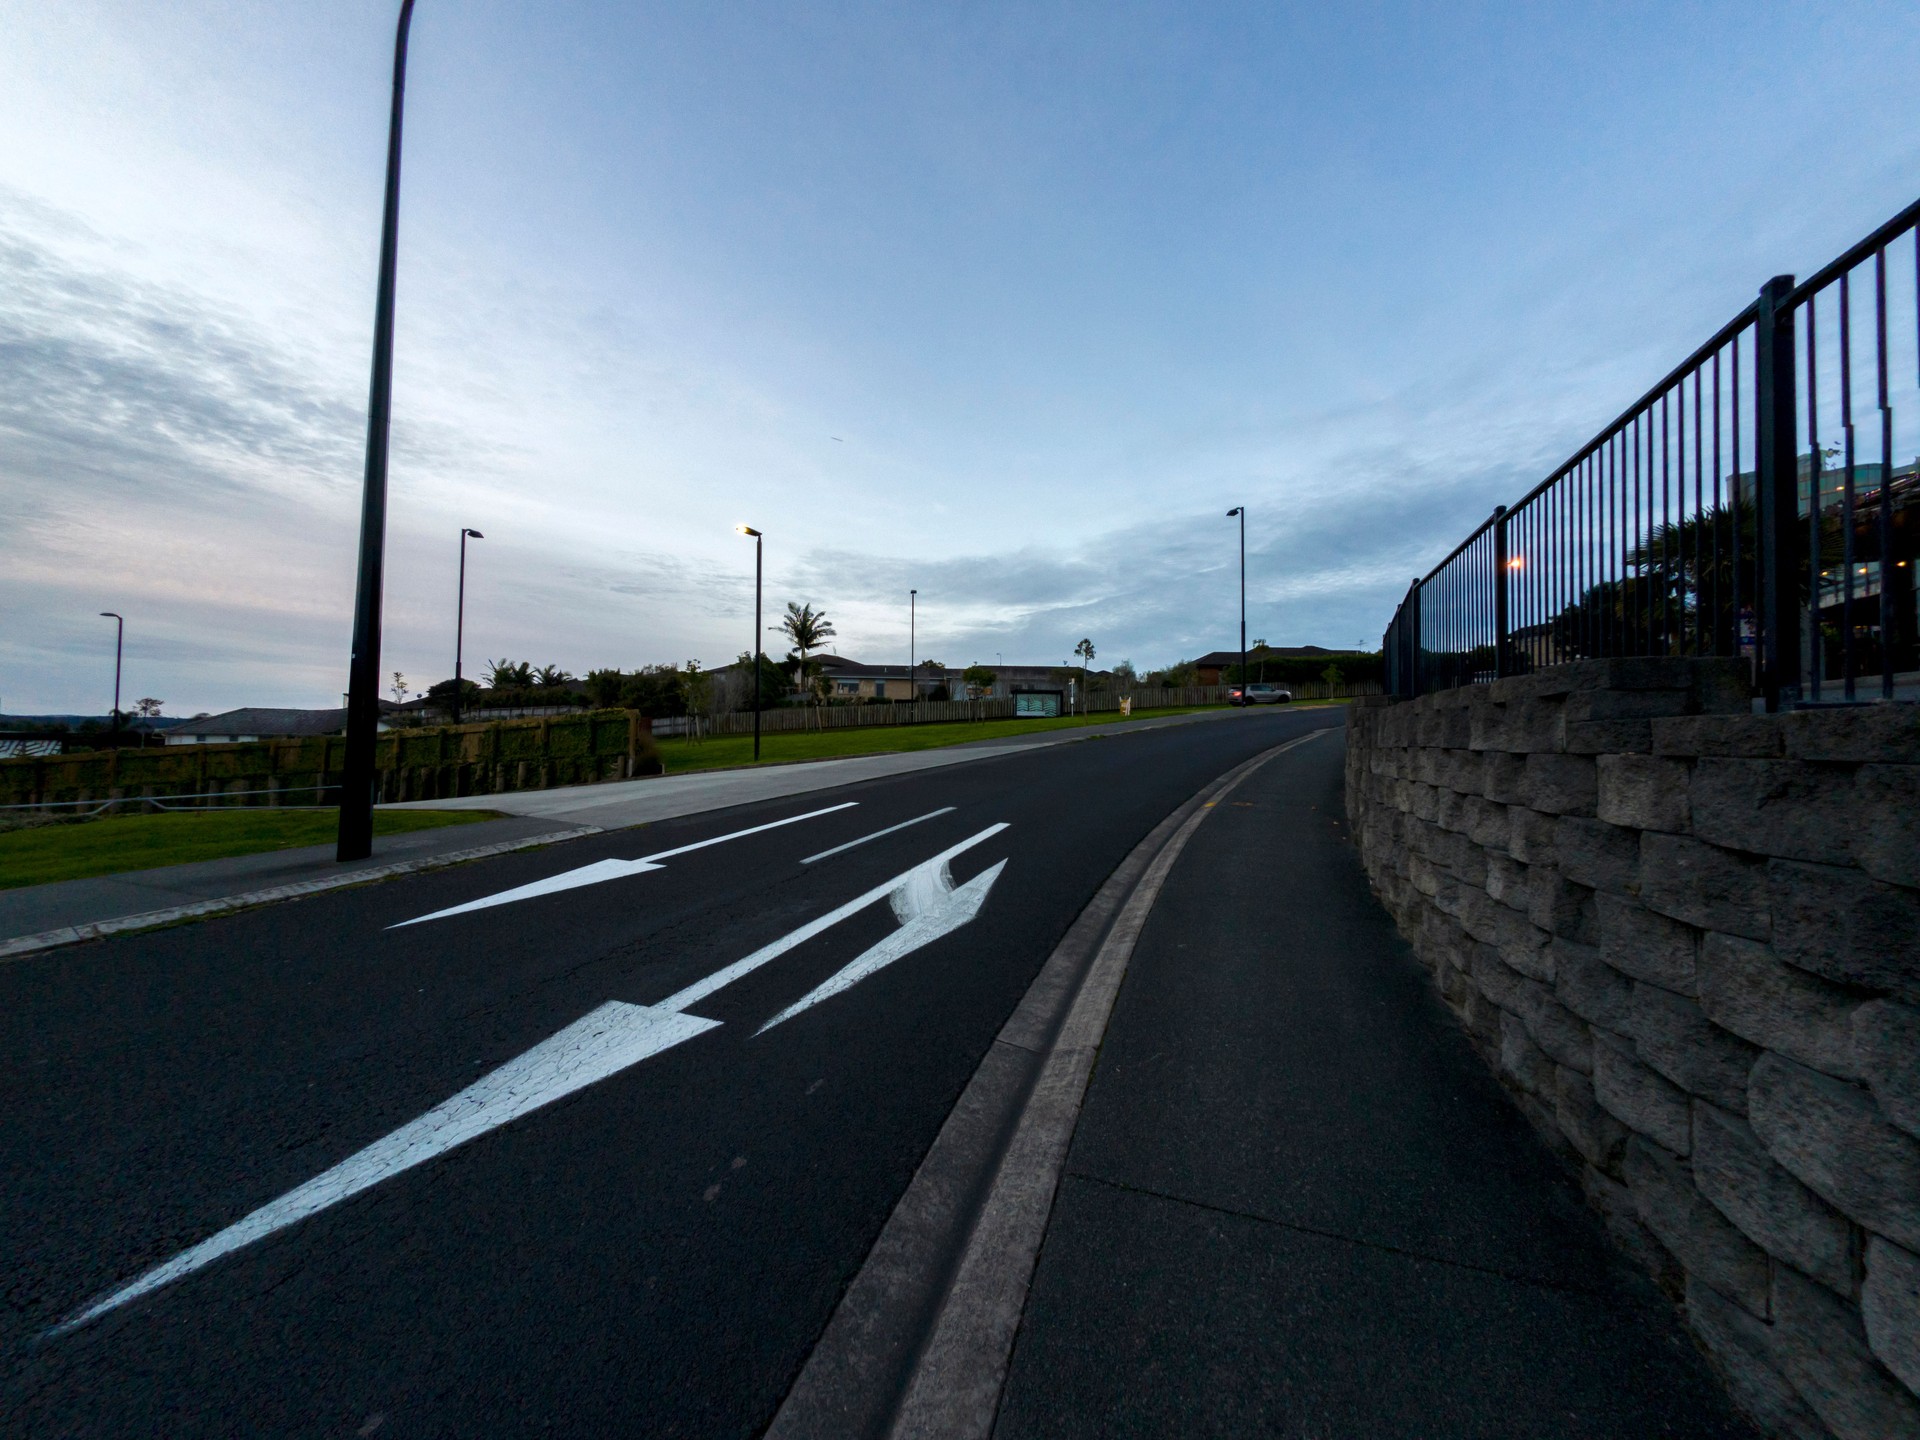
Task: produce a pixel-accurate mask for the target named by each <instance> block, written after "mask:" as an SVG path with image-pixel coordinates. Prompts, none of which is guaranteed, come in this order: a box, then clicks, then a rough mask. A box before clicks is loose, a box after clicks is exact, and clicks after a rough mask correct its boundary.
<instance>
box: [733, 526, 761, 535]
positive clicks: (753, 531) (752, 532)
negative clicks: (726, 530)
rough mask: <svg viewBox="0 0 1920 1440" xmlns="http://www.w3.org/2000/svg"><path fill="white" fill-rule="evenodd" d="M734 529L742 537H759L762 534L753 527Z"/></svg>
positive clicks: (735, 527) (737, 527)
mask: <svg viewBox="0 0 1920 1440" xmlns="http://www.w3.org/2000/svg"><path fill="white" fill-rule="evenodd" d="M733 528H734V530H735V531H736V532H737V533H738V534H741V535H755V536H757V535H759V533H760V532H759V531H758V530H756V529H754V528H753V527H752V526H751V525H736V526H734V527H733Z"/></svg>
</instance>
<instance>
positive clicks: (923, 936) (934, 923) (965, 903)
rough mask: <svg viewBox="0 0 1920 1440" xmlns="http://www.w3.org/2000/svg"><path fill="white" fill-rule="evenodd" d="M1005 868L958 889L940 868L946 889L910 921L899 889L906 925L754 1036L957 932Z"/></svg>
mask: <svg viewBox="0 0 1920 1440" xmlns="http://www.w3.org/2000/svg"><path fill="white" fill-rule="evenodd" d="M1006 868H1007V862H1006V861H1004V860H1002V861H1001V862H1000V863H999V864H998V865H995V866H994V867H993V868H992V869H991V870H982V871H981V872H980V873H979V874H978V875H976V876H974V877H973V879H971V880H969V881H967V883H966V884H964V885H962V886H961V887H960V888H959V889H957V890H955V889H952V885H953V877H952V876H950V875H947V874H946V869H947V867H946V866H945V865H942V866H941V867H940V873H941V874H942V875H943V876H945V878H946V881H947V886H948V891H947V893H945V894H943V895H942V896H941V898H940V900H939V901H938V902H936V903H935V904H934V905H933V906H932V907H931V908H929V909H926V910H923V911H921V912H920V913H918V914H915V915H913V916H911V917H909V916H908V915H905V914H903V913H902V901H903V900H905V899H906V897H907V896H908V895H909V894H910V893H912V889H911V887H902V888H901V889H900V890H898V891H896V892H895V893H894V897H893V909H894V913H895V914H896V915H899V916H900V918H901V919H902V920H904V921H905V922H906V923H905V924H903V925H902V926H901V927H900V928H899V929H898V930H896V931H894V932H893V934H891V935H889V936H887V938H886V939H884V940H882V941H881V942H880V943H879V944H878V945H875V946H874V947H873V948H872V949H870V950H868V951H867V952H866V953H865V954H863V955H861V956H860V957H859V958H858V959H856V960H853V961H852V962H850V963H849V964H848V965H847V966H846V967H845V968H844V969H842V970H841V971H840V972H839V973H838V974H836V975H833V976H832V977H830V978H828V979H826V980H823V981H821V982H820V983H819V984H818V985H816V986H814V988H813V989H811V990H809V991H808V992H807V993H806V994H805V995H803V996H801V997H800V998H799V999H798V1000H796V1001H794V1002H793V1004H791V1005H789V1006H787V1008H786V1009H784V1010H782V1011H781V1012H780V1013H779V1014H778V1015H776V1016H774V1017H773V1018H772V1019H771V1020H769V1021H767V1023H766V1024H764V1025H762V1026H761V1027H760V1028H759V1029H758V1030H756V1031H754V1034H756V1035H764V1034H766V1032H767V1031H769V1030H771V1029H772V1028H773V1027H774V1026H776V1025H778V1024H779V1023H780V1022H781V1021H782V1020H790V1019H792V1018H793V1017H794V1016H795V1015H798V1014H799V1013H800V1012H801V1011H802V1010H805V1009H807V1008H808V1007H809V1006H813V1005H818V1004H819V1003H820V1002H821V1001H822V1000H825V999H828V998H829V997H831V996H834V995H838V994H839V993H840V992H841V991H842V990H846V989H849V988H850V987H852V986H855V985H858V984H859V983H860V982H861V981H862V980H864V979H866V978H867V976H869V975H871V974H873V972H874V971H876V970H880V969H884V968H885V967H886V966H888V965H891V964H892V963H893V962H894V961H896V960H898V959H899V958H900V957H901V956H902V955H908V954H911V953H912V952H913V951H915V950H918V949H919V948H920V947H921V946H922V945H930V944H932V943H933V942H934V941H935V940H938V939H939V938H940V937H941V936H942V935H945V934H947V933H948V932H950V931H953V930H958V929H959V928H960V927H961V926H962V925H964V924H966V923H967V922H968V921H969V920H971V919H973V917H974V916H975V915H978V914H979V913H980V907H981V905H982V904H984V903H985V902H986V898H987V892H988V891H989V890H991V889H993V882H994V881H996V880H998V879H999V878H1000V872H1001V871H1002V870H1004V869H1006Z"/></svg>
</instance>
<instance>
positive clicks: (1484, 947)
mask: <svg viewBox="0 0 1920 1440" xmlns="http://www.w3.org/2000/svg"><path fill="white" fill-rule="evenodd" d="M1347 734H1348V750H1347V808H1348V813H1349V816H1350V818H1351V820H1352V824H1353V829H1354V834H1355V837H1356V839H1357V840H1358V842H1359V844H1360V848H1361V853H1362V856H1363V857H1364V860H1365V863H1366V867H1367V871H1368V874H1369V875H1370V876H1371V877H1372V880H1373V884H1374V887H1375V889H1376V891H1377V892H1378V893H1379V895H1380V897H1381V899H1382V900H1383V901H1384V902H1385V904H1386V905H1387V907H1388V909H1389V910H1390V911H1391V912H1392V914H1393V915H1394V918H1395V919H1396V921H1397V922H1398V924H1399V926H1400V928H1401V930H1402V932H1403V933H1404V934H1405V935H1406V936H1407V938H1408V939H1409V940H1410V941H1411V942H1412V944H1413V946H1414V949H1415V951H1416V953H1417V954H1418V955H1419V957H1420V958H1421V960H1422V961H1423V962H1424V963H1425V964H1426V965H1427V966H1428V967H1430V968H1431V969H1432V971H1433V974H1434V978H1435V981H1436V983H1437V984H1438V987H1439V989H1440V992H1441V993H1442V994H1443V995H1444V996H1445V997H1446V1000H1447V1002H1448V1004H1449V1005H1450V1006H1451V1007H1452V1008H1453V1009H1454V1010H1455V1011H1456V1012H1457V1013H1458V1014H1459V1016H1460V1018H1461V1020H1462V1021H1463V1022H1464V1024H1465V1026H1466V1029H1467V1031H1468V1033H1469V1034H1470V1035H1471V1036H1472V1038H1473V1041H1474V1043H1475V1044H1476V1045H1477V1046H1478V1047H1479V1049H1480V1051H1481V1053H1482V1054H1483V1055H1485V1057H1486V1059H1487V1062H1488V1063H1489V1064H1490V1065H1491V1066H1493V1067H1494V1069H1495V1070H1496V1071H1497V1072H1498V1074H1499V1076H1500V1078H1501V1080H1502V1081H1503V1082H1504V1083H1505V1084H1506V1085H1507V1086H1508V1087H1509V1089H1510V1090H1511V1092H1512V1094H1513V1095H1514V1098H1515V1099H1516V1101H1517V1102H1518V1103H1519V1104H1520V1106H1521V1108H1522V1109H1524V1110H1525V1111H1526V1113H1527V1114H1528V1116H1529V1117H1530V1118H1531V1119H1532V1121H1533V1122H1534V1124H1535V1126H1536V1127H1537V1128H1538V1129H1539V1130H1540V1131H1541V1133H1542V1134H1543V1135H1545V1136H1546V1137H1547V1138H1548V1140H1549V1142H1550V1143H1552V1144H1553V1145H1554V1146H1555V1147H1556V1148H1557V1149H1559V1150H1560V1151H1561V1153H1562V1154H1564V1155H1565V1156H1566V1158H1567V1159H1568V1160H1569V1161H1570V1162H1572V1163H1574V1164H1576V1165H1577V1166H1578V1167H1579V1170H1580V1174H1581V1177H1582V1179H1583V1181H1584V1184H1585V1188H1586V1192H1587V1194H1588V1196H1589V1197H1590V1199H1591V1200H1592V1201H1593V1203H1594V1204H1595V1205H1596V1206H1598V1207H1599V1209H1600V1210H1601V1211H1602V1212H1603V1213H1604V1214H1605V1216H1606V1218H1607V1223H1608V1227H1609V1229H1610V1230H1611V1231H1612V1233H1613V1235H1614V1236H1615V1238H1616V1239H1617V1240H1618V1241H1619V1242H1620V1243H1621V1244H1622V1245H1624V1246H1625V1247H1627V1248H1628V1249H1629V1250H1630V1251H1631V1252H1632V1253H1633V1254H1635V1255H1636V1256H1637V1257H1638V1258H1639V1259H1640V1260H1641V1261H1642V1262H1643V1263H1644V1264H1646V1265H1647V1266H1648V1267H1649V1268H1650V1269H1651V1270H1652V1271H1653V1273H1654V1274H1655V1276H1656V1277H1657V1278H1658V1280H1659V1281H1660V1282H1661V1284H1662V1285H1663V1287H1664V1288H1666V1289H1667V1290H1668V1292H1669V1293H1670V1294H1671V1295H1673V1296H1674V1298H1675V1299H1676V1300H1678V1301H1680V1302H1681V1303H1682V1304H1683V1305H1684V1307H1685V1311H1686V1315H1687V1319H1688V1321H1689V1323H1690V1324H1691V1326H1692V1328H1693V1331H1694V1334H1695V1335H1696V1336H1697V1337H1698V1338H1699V1340H1700V1341H1701V1343H1702V1344H1703V1346H1704V1347H1705V1348H1706V1349H1707V1351H1708V1352H1709V1353H1710V1354H1711V1355H1712V1356H1713V1357H1714V1358H1715V1360H1716V1361H1717V1362H1718V1364H1719V1365H1720V1367H1721V1369H1722V1371H1723V1373H1724V1374H1725V1376H1726V1378H1727V1382H1728V1386H1729V1388H1730V1390H1731V1391H1732V1393H1733V1395H1734V1397H1735V1399H1736V1400H1737V1401H1738V1402H1739V1403H1740V1404H1741V1405H1742V1407H1743V1408H1744V1409H1746V1410H1747V1412H1748V1413H1749V1414H1750V1415H1751V1416H1752V1417H1753V1418H1754V1419H1755V1420H1756V1421H1757V1422H1758V1423H1759V1425H1760V1427H1761V1429H1762V1430H1763V1431H1764V1432H1765V1433H1767V1434H1769V1435H1779V1436H1828V1435H1831V1436H1839V1437H1845V1440H1890V1437H1896V1436H1920V1398H1917V1397H1920V710H1916V709H1915V708H1914V707H1911V706H1898V707H1895V706H1872V707H1859V708H1848V709H1833V710H1802V711H1796V712H1792V713H1788V714H1781V715H1756V714H1753V713H1752V707H1751V702H1750V701H1749V699H1748V695H1747V690H1746V687H1745V684H1744V681H1743V679H1742V674H1741V670H1740V668H1739V667H1738V666H1736V665H1734V664H1731V663H1727V662H1718V661H1704V660H1620V661H1591V662H1583V663H1580V664H1576V665H1568V666H1562V667H1558V668H1556V669H1553V670H1550V671H1543V672H1540V673H1538V674H1535V675H1528V676H1521V677H1516V678H1513V679H1508V680H1501V681H1497V682H1495V683H1494V684H1492V685H1487V686H1476V687H1472V688H1470V689H1462V690H1456V691H1450V692H1447V693H1443V694H1438V695H1431V696H1423V697H1422V698H1420V699H1418V700H1415V701H1410V702H1398V703H1396V702H1391V701H1384V700H1376V701H1362V702H1359V703H1358V704H1356V705H1355V706H1354V707H1353V709H1352V710H1351V711H1350V712H1349V719H1348V732H1347Z"/></svg>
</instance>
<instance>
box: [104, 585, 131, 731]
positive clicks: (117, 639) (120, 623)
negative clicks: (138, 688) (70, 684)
mask: <svg viewBox="0 0 1920 1440" xmlns="http://www.w3.org/2000/svg"><path fill="white" fill-rule="evenodd" d="M100 617H101V618H102V619H103V620H111V621H113V733H114V734H116V735H118V734H119V733H120V647H121V642H122V641H124V640H125V639H126V638H127V622H126V620H125V619H123V618H122V617H121V615H120V613H119V612H118V611H116V610H102V611H101V612H100Z"/></svg>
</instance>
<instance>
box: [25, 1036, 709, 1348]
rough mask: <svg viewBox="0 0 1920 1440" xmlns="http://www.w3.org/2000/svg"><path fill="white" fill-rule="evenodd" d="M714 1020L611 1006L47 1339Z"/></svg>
mask: <svg viewBox="0 0 1920 1440" xmlns="http://www.w3.org/2000/svg"><path fill="white" fill-rule="evenodd" d="M719 1023H720V1022H719V1021H718V1020H703V1019H702V1018H701V1017H700V1016H698V1015H681V1014H678V1013H677V1012H675V1011H671V1010H664V1009H661V1008H660V1007H659V1006H655V1005H627V1004H624V1003H622V1002H620V1001H618V1000H610V1001H608V1002H607V1003H606V1004H605V1005H602V1006H601V1007H600V1008H599V1009H597V1010H595V1011H593V1012H592V1013H591V1014H588V1015H586V1016H584V1017H582V1018H581V1019H579V1020H576V1021H574V1022H573V1024H571V1025H569V1026H567V1028H566V1029H564V1030H561V1031H559V1032H558V1033H557V1034H554V1035H551V1036H549V1037H548V1038H547V1039H545V1040H542V1041H541V1042H540V1043H539V1044H538V1045H536V1046H534V1047H533V1048H532V1049H531V1050H528V1051H527V1052H526V1053H525V1054H523V1055H519V1056H516V1057H515V1058H514V1059H512V1060H509V1061H508V1062H507V1063H506V1064H505V1065H502V1066H501V1067H500V1068H499V1069H498V1070H495V1071H494V1072H493V1073H492V1074H490V1075H488V1076H486V1077H485V1078H484V1079H481V1080H477V1081H475V1082H474V1083H473V1084H471V1085H469V1086H468V1087H467V1088H466V1089H464V1090H462V1091H461V1092H460V1093H459V1094H458V1095H455V1096H454V1097H453V1098H452V1099H451V1100H447V1101H444V1102H442V1103H441V1104H439V1105H436V1106H434V1108H433V1109H431V1110H429V1111H427V1113H426V1114H424V1115H422V1116H420V1118H419V1119H417V1120H413V1121H410V1122H409V1123H407V1124H405V1125H402V1126H401V1127H400V1128H399V1129H398V1130H395V1131H394V1132H393V1133H392V1134H391V1135H388V1136H386V1137H385V1138H383V1139H380V1140H376V1141H374V1142H373V1144H371V1145H369V1146H367V1148H366V1149H364V1150H361V1151H359V1152H358V1153H357V1154H354V1155H350V1156H348V1157H347V1158H346V1159H345V1160H342V1161H341V1162H340V1163H339V1164H338V1165H336V1166H334V1167H333V1168H332V1169H331V1170H327V1171H324V1172H322V1173H321V1174H319V1175H316V1176H314V1177H313V1179H311V1180H309V1181H307V1183H306V1184H304V1185H301V1186H299V1187H297V1188H296V1189H293V1190H289V1191H288V1192H287V1193H286V1194H284V1195H282V1196H281V1197H280V1198H279V1199H278V1200H275V1201H273V1202H272V1203H270V1204H267V1205H263V1206H261V1207H260V1208H259V1209H258V1210H256V1211H254V1212H253V1213H252V1214H251V1215H249V1216H247V1217H246V1219H244V1220H241V1221H239V1222H238V1223H237V1224H233V1225H229V1226H228V1227H227V1228H226V1229H224V1230H222V1231H221V1232H220V1233H219V1234H217V1235H215V1236H213V1237H212V1238H211V1239H208V1240H203V1241H201V1242H200V1243H199V1244H198V1245H196V1246H194V1247H193V1248H192V1249H191V1250H186V1251H183V1252H182V1253H180V1254H179V1255H176V1256H174V1258H173V1259H171V1260H169V1261H167V1262H166V1263H165V1264H163V1265H156V1266H155V1267H154V1268H153V1269H151V1270H149V1271H148V1272H147V1273H146V1274H144V1275H142V1276H141V1277H140V1278H139V1279H138V1280H135V1281H134V1282H133V1283H132V1284H130V1285H127V1286H125V1287H123V1288H121V1289H119V1290H116V1291H114V1292H113V1293H112V1294H111V1295H108V1296H107V1297H106V1298H105V1299H103V1300H99V1301H96V1302H95V1303H94V1304H92V1305H90V1306H88V1307H87V1308H86V1309H85V1310H82V1311H81V1312H80V1313H79V1314H77V1315H75V1316H74V1317H73V1318H72V1319H70V1320H67V1321H64V1322H62V1323H61V1324H60V1325H58V1326H56V1327H54V1329H52V1330H51V1331H49V1332H48V1334H49V1335H63V1334H65V1333H66V1332H67V1331H69V1330H76V1329H78V1328H79V1327H80V1326H82V1325H85V1324H86V1323H87V1322H88V1321H90V1320H95V1319H98V1318H99V1317H100V1316H102V1315H104V1314H106V1313H107V1311H109V1310H112V1309H114V1308H115V1307H116V1306H120V1305H124V1304H126V1303H127V1301H129V1300H133V1299H136V1298H137V1297H139V1296H141V1295H146V1294H149V1293H151V1292H152V1291H155V1290H158V1289H159V1288H160V1287H161V1286H163V1285H167V1284H171V1283H172V1282H173V1281H175V1280H178V1279H179V1278H180V1277H181V1276H183V1275H190V1274H192V1273H193V1272H194V1271H195V1270H198V1269H200V1268H201V1267H202V1266H204V1265H208V1264H211V1263H212V1262H213V1261H215V1260H218V1259H219V1258H220V1257H221V1256H222V1255H226V1254H229V1253H231V1252H232V1251H235V1250H238V1249H239V1248H240V1247H241V1246H243V1245H250V1244H252V1243H253V1242H254V1241H255V1240H260V1239H263V1238H265V1237H266V1236H268V1235H271V1234H272V1233H273V1232H274V1231H276V1230H280V1229H283V1228H284V1227H286V1226H288V1225H292V1224H294V1223H295V1222H296V1221H300V1220H304V1219H306V1218H307V1217H308V1216H309V1215H313V1214H316V1213H317V1212H319V1211H321V1210H324V1209H326V1208H327V1207H328V1206H329V1205H334V1204H337V1203H338V1202H340V1201H342V1200H344V1199H346V1198H347V1197H348V1196H349V1195H356V1194H358V1193H359V1192H360V1191H362V1190H365V1189H367V1188H368V1187H369V1186H372V1185H378V1184H379V1183H380V1182H381V1181H382V1180H385V1179H388V1178H389V1177H391V1176H394V1175H398V1174H399V1173H400V1172H401V1171H403V1170H410V1169H412V1168H413V1167H414V1166H415V1165H418V1164H421V1163H422V1162H423V1161H427V1160H431V1159H432V1158H433V1157H434V1156H436V1155H442V1154H445V1153H446V1152H447V1151H449V1150H451V1149H453V1148H454V1147H455V1146H456V1145H462V1144H465V1143H466V1142H467V1141H469V1140H471V1139H473V1138H474V1137H475V1136H478V1135H484V1134H485V1133H486V1132H487V1131H489V1130H492V1129H494V1128H496V1127H498V1126H501V1125H505V1124H507V1123H508V1122H509V1121H511V1120H514V1119H517V1118H518V1117H520V1116H522V1115H525V1114H526V1113H527V1112H528V1111H530V1110H537V1109H539V1108H540V1107H541V1106H542V1105H546V1104H549V1103H551V1102H552V1101H555V1100H558V1099H559V1098H560V1097H561V1096H563V1095H569V1094H571V1093H573V1092H574V1091H575V1090H579V1089H581V1088H583V1087H584V1086H587V1085H591V1084H593V1083H594V1082H595V1081H597V1080H604V1079H606V1078H607V1076H609V1075H613V1074H616V1073H618V1072H619V1071H621V1070H624V1069H626V1068H627V1067H628V1066H629V1065H633V1064H636V1063H638V1062H639V1061H641V1060H644V1059H646V1058H647V1057H648V1056H649V1055H657V1054H659V1053H660V1052H661V1051H662V1050H666V1049H670V1048H671V1047H673V1046H675V1045H678V1044H679V1043H680V1042H681V1041H682V1040H691V1039H692V1038H693V1037H694V1036H695V1035H698V1034H700V1033H701V1032H702V1031H705V1030H711V1029H713V1028H714V1027H715V1026H717V1025H718V1024H719Z"/></svg>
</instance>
